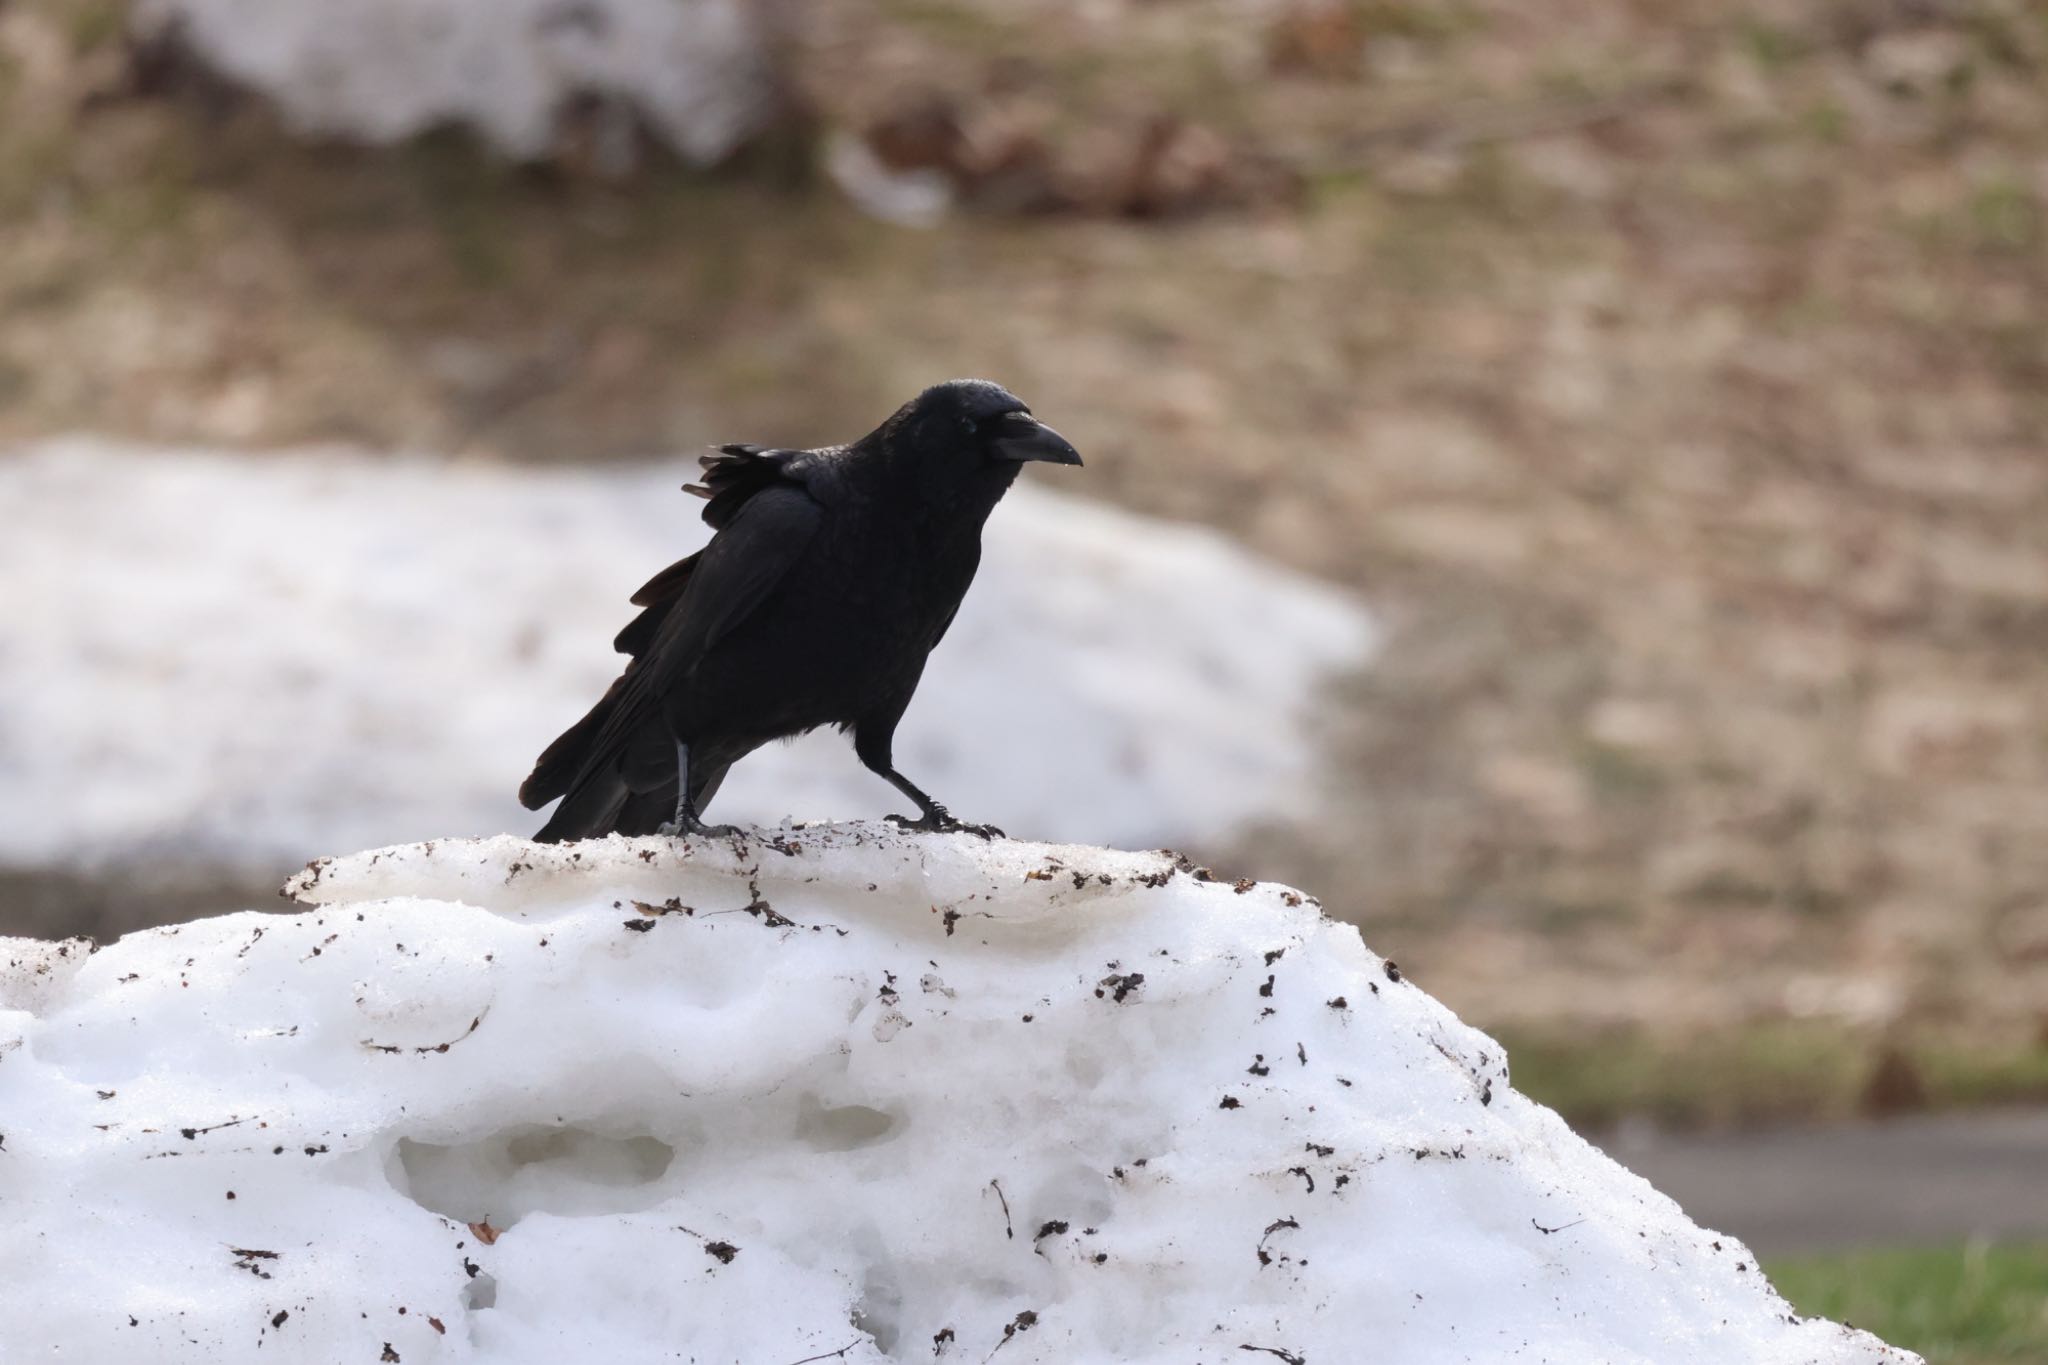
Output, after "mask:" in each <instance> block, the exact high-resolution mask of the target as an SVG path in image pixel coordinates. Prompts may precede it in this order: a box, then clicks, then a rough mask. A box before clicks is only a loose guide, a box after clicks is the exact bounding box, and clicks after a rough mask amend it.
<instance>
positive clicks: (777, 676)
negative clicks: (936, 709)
mask: <svg viewBox="0 0 2048 1365" xmlns="http://www.w3.org/2000/svg"><path fill="white" fill-rule="evenodd" d="M1030 460H1044V461H1047V462H1050V463H1052V464H1076V465H1077V464H1079V463H1081V457H1080V455H1078V454H1077V453H1075V450H1074V448H1073V446H1071V445H1069V444H1067V441H1066V439H1065V438H1064V437H1062V436H1061V435H1060V434H1059V433H1058V432H1056V431H1054V430H1053V429H1052V428H1051V427H1048V426H1046V425H1045V424H1044V423H1043V422H1041V421H1039V420H1038V419H1037V418H1036V417H1033V416H1032V415H1031V410H1030V409H1029V408H1027V407H1025V406H1024V404H1023V403H1022V402H1021V401H1020V400H1019V399H1018V398H1017V397H1016V396H1015V395H1014V394H1012V393H1010V392H1009V391H1008V390H1006V389H1004V388H1002V387H1000V386H999V385H996V384H990V383H987V382H985V381H982V380H975V379H963V380H955V381H953V382H952V383H948V384H938V385H934V386H933V387H931V388H929V389H926V390H925V391H924V392H923V393H921V394H919V395H918V396H917V397H916V398H914V399H912V400H911V401H910V402H908V403H906V404H904V405H903V406H902V407H901V408H899V409H897V411H896V413H895V415H894V416H892V417H890V418H889V420H888V421H886V422H884V423H882V425H881V426H879V427H877V428H876V429H875V430H873V431H871V432H869V433H868V434H867V435H866V436H863V437H861V438H860V439H859V440H858V441H855V442H853V443H852V444H851V445H843V446H829V447H826V448H825V449H822V450H768V449H764V448H762V447H760V446H751V445H728V446H719V447H718V448H717V453H716V454H713V455H707V456H705V457H704V459H703V461H702V463H703V466H704V482H703V484H702V485H701V486H700V485H694V484H693V485H690V486H689V491H690V492H692V493H695V494H697V495H698V496H699V497H702V498H707V499H709V500H710V501H709V505H707V506H706V507H705V509H704V520H705V521H706V522H708V523H710V525H711V526H712V527H714V528H715V529H716V532H717V533H716V534H715V535H713V536H712V538H711V543H710V544H709V545H707V546H705V547H704V548H703V549H702V550H700V551H698V552H697V553H696V554H693V555H691V556H690V557H689V558H688V559H685V560H682V561H680V562H678V563H675V564H672V565H670V566H669V567H668V568H666V569H664V570H662V571H661V572H660V573H658V574H656V575H655V576H654V577H653V578H652V579H651V580H649V581H648V583H647V585H646V586H645V587H643V588H641V589H640V591H639V592H637V593H635V594H634V595H633V604H634V605H635V606H638V607H642V608H644V610H643V611H641V613H640V615H639V616H638V617H636V618H634V620H633V621H632V622H631V623H630V624H629V625H627V627H626V628H625V629H624V630H622V631H620V632H619V636H618V638H617V639H616V640H615V641H614V642H613V647H614V648H616V649H617V650H618V651H619V652H620V653H621V654H628V655H631V656H632V661H631V662H630V663H628V664H627V665H626V670H625V672H624V673H622V674H620V675H619V678H618V680H617V681H616V682H614V683H613V684H612V685H611V689H610V690H609V691H607V692H606V693H605V694H604V698H603V699H602V700H601V701H599V702H598V703H597V705H596V706H594V707H592V708H591V711H590V714H589V715H587V716H585V717H584V718H583V719H582V720H580V721H578V722H577V723H576V724H575V725H574V726H573V727H572V728H571V729H570V730H569V731H568V732H567V733H565V734H564V735H562V737H561V738H559V739H557V740H556V741H555V742H554V743H553V744H550V745H549V746H548V748H547V752H546V753H543V754H542V755H541V756H540V760H539V761H538V762H537V763H536V764H535V765H534V769H533V773H532V775H531V776H529V777H528V778H527V779H526V782H525V783H524V785H522V786H521V787H520V788H519V799H520V800H521V801H522V802H524V803H525V805H526V807H527V809H529V810H538V809H540V807H542V806H544V805H546V804H547V803H548V802H550V801H552V800H554V799H555V798H556V797H561V798H562V804H561V805H559V806H557V807H556V808H555V812H554V815H553V816H552V817H551V818H550V819H549V820H548V822H547V824H546V825H545V826H543V827H542V829H541V831H540V833H539V834H537V835H535V836H534V837H535V838H537V839H541V840H545V841H549V842H559V841H561V840H564V839H583V838H590V837H594V836H597V835H602V834H610V833H614V832H616V833H620V834H648V833H660V834H678V833H712V832H717V831H713V830H710V829H709V828H708V827H707V826H705V825H704V824H703V822H702V821H701V819H700V818H699V817H700V815H701V813H702V812H703V810H704V808H705V806H706V805H707V804H708V803H709V802H710V800H711V798H712V796H713V794H714V793H716V792H717V790H718V784H719V783H720V782H721V781H723V780H724V778H725V774H726V770H727V769H728V768H730V767H731V766H732V765H733V764H734V763H736V762H738V761H739V760H740V759H742V758H744V757H746V756H747V755H748V754H749V753H751V752H753V751H754V750H755V749H758V748H760V747H761V746H762V745H763V744H766V743H768V742H769V741H770V740H776V739H783V738H786V737H788V736H791V735H797V734H802V733H803V732H804V731H806V730H814V729H816V728H817V727H818V726H821V725H836V726H838V727H839V728H840V729H841V730H850V731H852V732H853V751H854V753H855V754H857V755H859V757H860V761H861V762H862V763H864V764H866V765H867V767H868V768H869V769H871V770H872V771H874V772H876V773H878V774H880V775H881V776H882V777H885V778H887V779H888V780H889V781H890V782H891V783H893V784H894V785H895V787H896V789H897V790H898V791H900V792H902V793H903V794H904V795H905V796H907V797H909V798H910V799H911V800H912V801H915V802H916V803H917V808H918V812H919V814H918V818H917V819H916V820H915V821H910V820H905V819H904V818H903V817H900V816H898V817H892V818H895V819H897V820H898V821H899V822H901V823H904V824H907V825H910V826H912V827H913V828H920V829H939V830H949V829H973V830H975V831H976V832H978V833H983V834H991V833H995V832H996V831H993V830H991V829H989V828H988V827H986V826H969V825H963V824H962V823H961V822H960V821H958V820H955V819H954V818H953V816H952V815H951V814H950V813H949V812H948V811H947V810H946V808H945V807H944V806H942V805H940V804H939V803H938V802H936V801H934V800H932V799H931V797H929V796H927V795H925V794H924V793H923V792H922V791H919V790H918V788H917V786H916V785H915V784H914V783H912V782H911V780H910V779H909V778H907V777H905V776H904V775H903V774H902V773H900V772H898V771H896V767H895V764H894V762H893V761H892V759H891V756H890V745H891V741H892V740H893V738H894V736H895V733H896V722H897V721H899V720H900V719H902V716H903V711H904V708H905V707H907V706H909V704H910V697H911V694H912V693H913V692H915V691H916V690H917V680H918V676H919V675H920V674H922V673H923V672H924V661H925V656H926V655H928V654H929V653H931V650H932V647H933V646H934V645H936V644H938V642H939V640H940V639H941V638H942V637H943V636H944V635H945V633H946V627H947V626H948V625H950V624H952V621H953V614H954V613H955V612H957V611H958V610H959V609H960V599H961V598H962V597H963V596H965V595H966V592H967V585H968V584H969V583H971V582H973V580H974V570H975V566H976V565H977V564H978V563H979V562H980V560H981V525H982V523H983V522H984V521H986V520H987V519H988V514H989V513H990V512H991V511H993V510H994V509H995V505H996V503H997V502H999V501H1000V500H1001V499H1002V496H1003V494H1004V493H1005V492H1006V491H1008V489H1009V487H1010V484H1011V482H1012V481H1013V480H1014V479H1015V478H1016V477H1017V471H1018V470H1019V469H1020V468H1022V466H1023V464H1024V463H1025V462H1026V461H1030Z"/></svg>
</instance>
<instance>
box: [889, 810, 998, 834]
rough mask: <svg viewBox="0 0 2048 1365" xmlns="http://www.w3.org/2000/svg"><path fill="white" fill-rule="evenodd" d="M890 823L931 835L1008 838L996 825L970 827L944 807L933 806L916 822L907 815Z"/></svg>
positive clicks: (893, 819) (899, 816)
mask: <svg viewBox="0 0 2048 1365" xmlns="http://www.w3.org/2000/svg"><path fill="white" fill-rule="evenodd" d="M889 823H890V824H892V825H895V826H896V827H897V828H898V829H915V830H923V831H926V832H928V833H931V834H972V835H973V836H974V837H975V838H977V839H1001V838H1004V837H1006V836H1005V835H1004V834H1003V832H1002V831H1001V830H999V829H997V828H996V827H995V826H994V825H970V824H968V823H967V822H966V821H964V820H955V819H954V818H953V815H952V812H950V811H948V810H947V809H946V808H945V807H944V806H933V807H932V808H931V809H930V810H928V811H926V812H925V813H924V814H923V815H920V816H919V817H918V818H917V819H915V820H913V819H911V818H910V817H909V816H907V815H892V816H890V817H889Z"/></svg>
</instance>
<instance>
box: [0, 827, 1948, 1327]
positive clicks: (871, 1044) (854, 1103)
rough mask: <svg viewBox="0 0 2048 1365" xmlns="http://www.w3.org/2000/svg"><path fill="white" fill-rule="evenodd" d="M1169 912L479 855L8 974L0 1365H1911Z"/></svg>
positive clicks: (1396, 1007)
mask: <svg viewBox="0 0 2048 1365" xmlns="http://www.w3.org/2000/svg"><path fill="white" fill-rule="evenodd" d="M1204 875H1205V874H1202V873H1200V872H1199V871H1197V870H1195V869H1192V868H1191V867H1188V866H1186V865H1179V866H1177V865H1176V864H1175V862H1174V861H1172V860H1171V859H1170V858H1168V857H1166V856H1162V855H1156V854H1124V853H1110V852H1106V851H1103V850H1098V849H1088V848H1078V847H1059V846H1047V845H1029V844H1021V843H1006V842H996V843H993V844H985V843H982V842H980V841H978V840H975V839H973V838H971V837H969V836H964V835H956V836H944V837H928V838H915V837H912V836H908V835H905V834H901V833H898V832H895V831H893V830H890V829H889V828H888V827H886V826H880V825H866V826H862V825H839V826H831V827H823V828H810V829H802V830H795V829H784V830H782V831H778V832H767V833H760V834H757V835H756V837H755V838H754V839H753V840H750V841H747V842H744V843H740V844H731V843H727V842H722V841H711V842H705V843H698V844H696V845H694V846H692V845H691V844H686V843H681V842H671V841H668V840H662V839H645V840H637V841H628V840H621V839H610V840H605V841H600V842H592V843H588V844H584V845H570V846H555V847H544V846H538V845H532V844H528V843H525V842H522V841H519V840H515V839H511V838H508V837H501V838H496V839H491V840H485V841H444V842H439V843H434V844H422V845H413V846H409V847H400V848H392V849H385V850H382V851H380V852H374V853H364V854H357V855H355V856H353V857H350V858H345V859H342V860H339V861H336V862H322V863H320V864H317V865H316V866H314V867H313V868H311V869H309V871H308V872H307V873H306V874H304V875H303V876H302V877H300V878H299V879H297V881H296V883H295V889H296V891H297V893H298V895H299V897H300V898H301V899H302V900H305V901H309V902H311V903H312V904H313V905H314V906H315V907H316V908H314V909H312V910H310V911H307V912H303V913H299V914H295V915H290V916H281V915H277V914H262V913H256V912H247V913H242V914H235V915H227V916H223V917H220V918H217V919H207V920H200V921H198V922H195V923H191V924H186V925H182V926H178V927H173V928H167V929H159V930H151V931H147V932H143V933H138V934H133V935H130V936H129V937H127V938H125V939H123V940H121V941H120V942H119V943H118V944H115V945H114V946H112V947H110V948H107V949H105V950H102V951H100V952H98V953H92V954H89V952H88V950H87V948H86V947H85V946H84V945H83V944H82V943H80V942H76V941H74V942H72V943H68V944H55V943H46V942H39V941H33V940H19V939H17V940H0V964H4V965H0V1116H4V1125H5V1126H4V1134H5V1147H4V1152H5V1156H4V1159H0V1206H4V1207H5V1208H6V1210H7V1215H6V1217H5V1219H4V1220H0V1285H5V1286H6V1298H7V1301H8V1311H7V1312H6V1313H4V1314H0V1359H5V1360H8V1361H10V1362H14V1361H32V1360H56V1359H61V1360H65V1361H72V1362H81V1361H82V1362H122V1363H123V1365H125V1363H126V1362H131V1361H143V1360H146V1361H151V1362H163V1363H164V1365H174V1363H175V1362H185V1361H192V1362H206V1365H229V1363H231V1362H238V1361H249V1362H262V1361H280V1360H305V1361H358V1360H360V1361H378V1360H383V1361H397V1362H403V1365H427V1363H428V1362H437V1361H462V1360H489V1361H494V1362H527V1361H531V1362H536V1365H538V1363H540V1362H546V1365H556V1363H557V1362H561V1361H605V1362H637V1361H652V1360H693V1361H698V1362H704V1363H705V1365H709V1363H710V1362H726V1361H731V1362H746V1365H789V1363H790V1362H796V1361H800V1360H819V1359H833V1360H842V1361H846V1362H851V1363H852V1365H861V1363H862V1362H880V1361H904V1362H913V1361H932V1360H934V1359H936V1360H937V1361H939V1362H941V1365H948V1363H950V1362H976V1365H990V1362H997V1363H998V1365H1029V1363H1030V1362H1047V1363H1051V1362H1058V1363H1059V1365H1074V1363H1075V1362H1084V1363H1085V1362H1112V1361H1115V1362H1161V1363H1162V1365H1164V1363H1165V1362H1172V1363H1173V1365H1201V1363H1202V1362H1208V1365H1223V1363H1224V1362H1246V1361H1254V1360H1261V1361H1263V1360H1276V1361H1292V1362H1309V1363H1311V1365H1339V1363H1348V1362H1357V1361H1366V1360H1370V1361H1373V1362H1379V1363H1381V1365H1399V1363H1400V1362H1417V1363H1418V1365H1422V1363H1424V1362H1426V1363H1427V1365H1443V1363H1444V1362H1452V1361H1506V1360H1513V1361H1521V1362H1554V1363H1555V1365H1596V1363H1599V1362H1611V1363H1614V1365H1621V1363H1623V1362H1655V1363H1656V1365H1690V1363H1692V1362H1699V1363H1701V1365H1706V1363H1707V1362H1714V1363H1715V1365H1721V1363H1724V1362H1726V1363H1732V1362H1743V1363H1744V1365H1792V1363H1793V1362H1800V1363H1801V1365H1848V1363H1849V1362H1880V1361H1892V1362H1905V1361H1910V1360H1913V1359H1915V1358H1914V1357H1912V1356H1911V1355H1909V1354H1908V1353H1906V1352H1903V1351H1897V1350H1893V1349H1891V1348H1888V1347H1886V1346H1884V1345H1883V1344H1882V1343H1881V1342H1879V1341H1877V1340H1876V1339H1875V1338H1873V1337H1871V1336H1869V1335H1867V1334H1864V1333H1861V1332H1855V1331H1852V1330H1850V1329H1847V1328H1843V1327H1838V1326H1836V1325H1834V1324H1831V1323H1827V1322H1822V1321H1817V1320H1807V1321H1801V1320H1798V1319H1796V1318H1795V1317H1793V1316H1792V1314H1791V1312H1790V1310H1789V1309H1788V1307H1787V1306H1786V1304H1785V1303H1784V1301H1783V1300H1781V1299H1780V1298H1779V1297H1778V1296H1777V1295H1776V1294H1775V1293H1774V1292H1773V1291H1772V1290H1771V1288H1770V1286H1769V1285H1768V1284H1767V1283H1766V1282H1765V1281H1764V1279H1763V1277H1762V1275H1761V1274H1760V1273H1759V1272H1758V1270H1757V1268H1756V1264H1755V1260H1754V1258H1753V1257H1752V1256H1751V1255H1750V1253H1749V1252H1748V1251H1747V1249H1745V1248H1744V1247H1743V1246H1742V1245H1741V1244H1740V1243H1739V1242H1736V1241H1734V1240H1733V1239H1731V1238H1728V1237H1725V1236H1718V1235H1716V1234H1714V1233H1711V1232H1708V1231H1705V1230H1703V1229H1700V1228H1698V1227H1695V1226H1694V1225H1693V1224H1692V1223H1691V1222H1689V1221H1688V1220H1687V1219H1686V1217H1685V1216H1684V1214H1683V1213H1682V1212H1681V1211H1680V1210H1679V1209H1678V1207H1677V1206H1676V1205H1675V1204H1673V1203H1672V1202H1671V1201H1670V1200H1668V1199H1666V1198H1665V1197H1663V1196H1662V1195H1660V1194H1658V1193H1657V1192H1656V1191H1654V1190H1653V1189H1651V1188H1650V1186H1649V1185H1647V1184H1645V1183H1644V1182H1643V1181H1642V1180H1640V1179H1638V1178H1636V1177H1635V1176H1632V1175H1630V1174H1629V1173H1628V1172H1626V1171H1624V1170H1623V1169H1622V1168H1621V1167H1619V1166H1617V1165H1615V1164H1614V1163H1613V1162H1612V1161H1611V1160H1609V1159H1608V1158H1607V1157H1606V1156H1604V1155H1602V1154H1601V1153H1600V1152H1598V1151H1596V1150H1595V1149H1594V1148H1592V1147H1591V1146H1589V1145H1587V1144H1586V1143H1585V1142H1583V1141H1582V1140H1580V1139H1579V1138H1578V1137H1576V1136H1574V1135H1573V1134H1572V1133H1571V1132H1570V1131H1569V1130H1568V1129H1567V1128H1566V1127H1565V1125H1564V1124H1563V1123H1562V1122H1561V1121H1560V1120H1559V1119H1558V1118H1557V1117H1556V1115H1554V1114H1553V1113H1551V1112H1550V1111H1549V1110H1546V1109H1543V1108H1541V1107H1539V1106H1537V1105H1535V1104H1533V1103H1531V1102H1530V1101H1528V1100H1526V1099H1524V1098H1523V1097H1522V1096H1520V1095H1518V1094H1516V1093H1515V1092H1514V1091H1513V1090H1511V1089H1510V1088H1509V1086H1508V1081H1507V1068H1506V1066H1505V1064H1504V1062H1503V1059H1502V1054H1501V1050H1500V1048H1499V1046H1498V1045H1497V1044H1495V1043H1494V1042H1493V1041H1492V1040H1490V1039H1488V1038H1487V1037H1485V1036H1484V1035H1482V1034H1480V1033H1478V1032H1476V1031H1474V1030H1472V1029H1470V1028H1467V1027H1465V1026H1464V1025H1462V1024H1460V1023H1459V1022H1458V1021H1457V1019H1456V1018H1454V1017H1453V1016H1452V1015H1451V1014H1450V1013H1449V1011H1447V1010H1445V1009H1444V1008H1443V1007H1442V1006H1441V1005H1439V1004H1438V1003H1437V1002H1436V1001H1434V1000H1432V999H1431V998H1430V997H1428V996H1427V995H1425V994H1423V993H1422V992H1421V991H1420V990H1418V989H1416V988H1415V987H1414V986H1413V985H1411V984H1409V983H1407V982H1405V981H1402V980H1400V979H1399V974H1398V973H1397V972H1396V971H1395V969H1394V968H1393V967H1392V965H1391V964H1388V963H1385V962H1382V961H1381V960H1380V959H1379V958H1377V957H1375V956H1374V955H1373V954H1372V953H1370V952H1368V951H1367V950H1366V948H1365V946H1364V945H1363V944H1362V943H1361V942H1360V940H1359V937H1358V933H1357V931H1356V930H1355V929H1353V928H1351V927H1349V926H1347V925H1343V924H1338V923H1334V922H1331V921H1329V920H1326V919H1324V918H1323V917H1322V915H1321V914H1320V913H1319V911H1318V909H1317V907H1316V905H1315V903H1314V902H1313V901H1312V900H1309V899H1307V898H1305V897H1302V896H1301V895H1299V894H1298V893H1295V892H1291V891H1288V890H1286V889H1285V888H1282V887H1278V886H1272V885H1252V884H1250V883H1244V884H1240V885H1238V886H1234V887H1233V886H1230V885H1226V884H1223V883H1220V882H1212V881H1206V880H1204ZM471 1225H478V1226H471Z"/></svg>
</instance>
